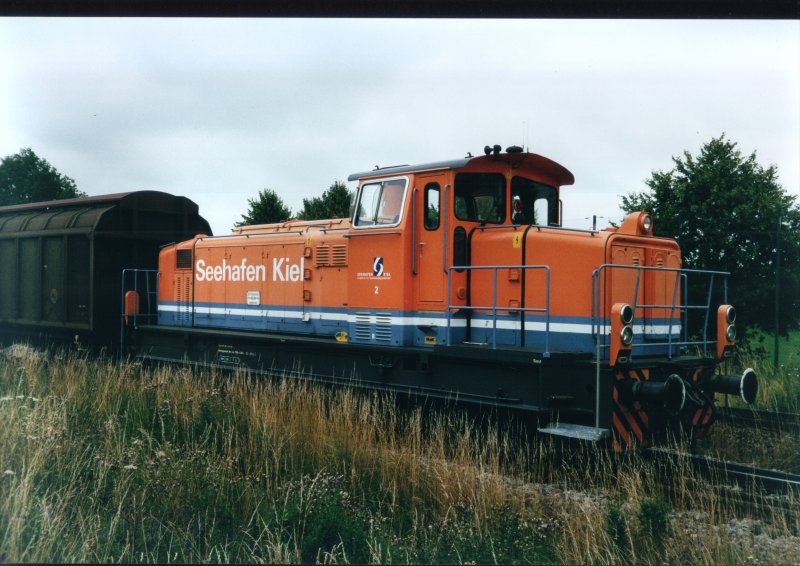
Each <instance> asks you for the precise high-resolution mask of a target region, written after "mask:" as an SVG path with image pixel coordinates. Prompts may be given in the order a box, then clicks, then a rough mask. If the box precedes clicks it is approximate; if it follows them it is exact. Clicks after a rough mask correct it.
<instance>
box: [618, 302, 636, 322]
mask: <svg viewBox="0 0 800 566" xmlns="http://www.w3.org/2000/svg"><path fill="white" fill-rule="evenodd" d="M619 319H620V320H621V321H622V324H630V323H631V322H633V308H631V306H630V305H622V308H621V309H620V310H619Z"/></svg>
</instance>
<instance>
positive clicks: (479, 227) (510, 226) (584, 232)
mask: <svg viewBox="0 0 800 566" xmlns="http://www.w3.org/2000/svg"><path fill="white" fill-rule="evenodd" d="M528 226H531V227H533V228H536V229H537V230H541V229H542V228H545V229H547V230H561V231H562V232H579V233H581V234H591V235H593V236H594V235H595V234H599V233H600V230H587V229H585V228H567V227H566V226H548V225H546V224H500V225H498V226H477V227H476V229H477V230H502V229H504V228H505V229H508V228H513V229H514V230H518V229H519V228H525V227H528Z"/></svg>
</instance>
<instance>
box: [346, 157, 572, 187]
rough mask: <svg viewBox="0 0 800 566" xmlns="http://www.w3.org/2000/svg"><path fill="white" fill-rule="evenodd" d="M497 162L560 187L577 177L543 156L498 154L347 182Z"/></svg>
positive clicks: (379, 171)
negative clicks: (533, 173)
mask: <svg viewBox="0 0 800 566" xmlns="http://www.w3.org/2000/svg"><path fill="white" fill-rule="evenodd" d="M497 162H506V163H509V164H511V165H512V166H514V167H519V166H522V165H524V166H526V168H528V169H537V170H539V171H542V172H543V173H547V174H549V175H550V176H551V177H552V178H553V179H555V180H556V181H557V182H558V184H559V185H560V186H563V185H571V184H573V183H574V182H575V177H574V176H573V175H572V173H571V172H570V171H569V170H568V169H566V168H565V167H564V166H562V165H560V164H559V163H556V162H555V161H553V160H552V159H548V158H547V157H544V156H542V155H538V154H536V153H525V152H516V153H498V154H490V155H481V156H478V157H463V158H461V159H451V160H449V161H436V162H433V163H422V164H419V165H397V166H394V167H383V168H376V169H373V170H372V171H363V172H361V173H353V174H352V175H350V176H348V177H347V180H348V181H357V180H361V179H370V178H377V177H386V176H388V175H399V174H402V173H421V172H423V171H426V172H427V171H440V170H447V169H469V170H473V169H477V170H480V168H481V165H485V164H488V163H497Z"/></svg>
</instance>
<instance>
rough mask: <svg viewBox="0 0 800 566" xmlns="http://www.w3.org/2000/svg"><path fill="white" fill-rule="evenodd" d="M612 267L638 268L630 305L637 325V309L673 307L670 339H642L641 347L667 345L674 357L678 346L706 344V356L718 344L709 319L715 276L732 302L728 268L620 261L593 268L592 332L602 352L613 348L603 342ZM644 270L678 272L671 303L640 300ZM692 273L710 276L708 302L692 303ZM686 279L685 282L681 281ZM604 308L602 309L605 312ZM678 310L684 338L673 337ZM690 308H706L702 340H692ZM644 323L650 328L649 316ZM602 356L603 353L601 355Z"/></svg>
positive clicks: (638, 345)
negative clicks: (705, 268)
mask: <svg viewBox="0 0 800 566" xmlns="http://www.w3.org/2000/svg"><path fill="white" fill-rule="evenodd" d="M612 270H635V272H636V280H635V284H634V290H633V296H632V297H631V299H630V301H629V304H630V305H631V308H632V309H633V315H634V321H633V323H632V324H633V325H636V323H637V321H636V311H637V309H642V310H646V309H659V310H667V309H669V316H668V317H667V321H668V325H667V333H666V334H667V340H666V341H665V342H659V341H647V340H645V341H642V342H639V343H636V344H635V345H634V347H639V348H656V347H664V346H666V347H667V357H668V358H669V359H672V356H673V350H674V349H675V348H678V349H680V348H682V347H689V346H702V349H703V356H704V357H705V356H707V355H708V348H709V346H712V345H715V344H716V340H710V339H709V336H708V321H709V318H710V317H711V312H712V306H711V300H712V296H713V293H714V282H715V278H717V277H720V278H721V279H722V283H723V289H722V292H723V299H722V300H723V303H727V302H728V276H729V275H730V273H729V272H727V271H710V270H701V269H680V268H675V267H653V266H644V265H619V264H609V263H606V264H603V265H601V266H600V267H598V268H597V269H595V270H594V271H592V333H593V334H594V336H595V338H596V340H597V342H598V351H599V349H600V348H603V349H608V348H610V344H609V343H603V341H604V340H605V339H606V337H607V333H606V329H607V327H608V326H609V324H610V323H609V322H608V316H607V314H608V313H606V312H604V310H605V307H604V296H605V293H606V292H608V290H609V286H608V284H607V281H606V277H604V276H605V275H607V274H609V272H611V271H612ZM644 272H660V273H674V274H675V277H674V279H675V282H674V284H673V288H672V302H671V303H669V304H647V303H639V302H638V299H639V289H640V288H641V287H642V275H643V273H644ZM689 274H696V275H701V276H708V277H709V278H710V279H709V283H708V291H707V293H706V302H705V303H704V304H693V305H690V304H688V303H689V297H688V287H689V285H688V276H689ZM681 282H682V284H681ZM611 285H612V286H613V285H614V282H613V277H612V281H611ZM681 289H682V290H683V293H682V295H683V301H681V303H678V294H679V292H680V290H681ZM601 311H602V312H601ZM676 311H677V312H678V313H679V316H680V320H681V328H680V339H679V340H674V339H673V324H674V321H675V313H676ZM689 311H704V320H703V333H702V339H701V340H690V339H689V334H688V332H689V328H688V326H689V324H688V317H689ZM640 320H641V324H642V326H643V328H646V324H647V317H641V319H640ZM598 358H599V356H598Z"/></svg>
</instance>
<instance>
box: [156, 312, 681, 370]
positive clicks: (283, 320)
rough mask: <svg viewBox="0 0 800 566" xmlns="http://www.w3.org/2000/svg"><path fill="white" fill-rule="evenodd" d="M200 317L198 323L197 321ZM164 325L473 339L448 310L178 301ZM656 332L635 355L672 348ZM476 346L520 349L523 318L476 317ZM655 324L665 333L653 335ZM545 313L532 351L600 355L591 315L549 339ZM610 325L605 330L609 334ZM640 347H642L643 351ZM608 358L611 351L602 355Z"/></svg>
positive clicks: (556, 325)
mask: <svg viewBox="0 0 800 566" xmlns="http://www.w3.org/2000/svg"><path fill="white" fill-rule="evenodd" d="M192 315H194V320H192ZM158 323H159V324H165V325H170V326H195V327H205V328H227V329H231V330H257V331H263V332H291V333H296V334H304V335H309V336H332V335H334V334H336V333H337V332H343V331H344V332H347V333H348V337H349V340H350V341H351V342H353V343H357V344H376V345H381V344H382V345H391V346H419V345H424V344H426V341H425V338H426V336H427V337H433V338H435V343H436V344H447V343H448V342H450V343H461V342H464V341H465V340H466V339H467V332H466V321H465V318H464V314H462V313H456V314H454V315H453V317H452V318H451V323H450V328H449V329H448V327H447V317H446V314H445V313H443V312H432V311H411V312H405V311H396V310H395V311H359V310H357V309H337V308H324V307H323V308H320V307H317V308H314V309H313V310H309V309H304V308H303V307H294V306H285V305H259V306H251V305H244V304H230V303H198V304H197V305H196V306H195V308H194V309H191V308H190V307H188V305H179V304H178V303H175V302H162V303H161V304H160V305H159V311H158ZM647 325H648V326H650V327H651V331H650V332H648V333H647V335H645V334H644V332H643V330H644V327H643V325H642V324H641V322H639V321H637V322H636V323H635V324H634V331H635V332H634V354H639V355H642V354H647V355H664V354H666V353H667V349H668V348H667V346H666V345H664V346H648V347H646V348H642V347H641V346H642V344H647V343H652V342H654V341H657V342H665V341H666V340H667V333H666V329H668V328H669V320H668V319H649V320H648V321H647ZM470 326H471V332H470V337H469V340H470V342H476V343H486V344H493V343H494V344H496V345H497V346H520V344H521V339H520V338H521V335H522V329H521V326H522V324H521V319H520V315H519V314H509V313H506V314H498V315H497V317H496V323H495V320H494V317H493V316H492V315H491V313H479V312H476V313H473V316H472V322H471V325H470ZM652 326H657V327H660V328H659V330H664V332H660V333H658V332H654V331H652ZM545 328H546V326H545V317H544V316H543V315H535V314H534V315H531V314H528V315H526V316H525V347H526V348H529V349H531V350H538V351H544V350H545V349H547V350H549V351H553V352H575V353H589V354H594V353H595V352H596V348H597V345H596V343H595V338H594V333H593V330H594V329H593V328H592V319H591V317H556V316H551V317H550V332H549V336H546V332H545ZM608 328H609V327H608V325H606V327H605V331H606V332H607V331H608ZM679 333H680V326H679V324H678V323H677V321H676V322H674V323H673V327H672V337H673V340H675V339H678V337H679ZM637 346H639V347H637ZM606 356H607V348H604V349H602V350H601V357H606Z"/></svg>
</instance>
